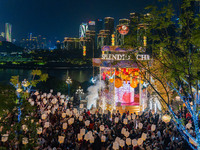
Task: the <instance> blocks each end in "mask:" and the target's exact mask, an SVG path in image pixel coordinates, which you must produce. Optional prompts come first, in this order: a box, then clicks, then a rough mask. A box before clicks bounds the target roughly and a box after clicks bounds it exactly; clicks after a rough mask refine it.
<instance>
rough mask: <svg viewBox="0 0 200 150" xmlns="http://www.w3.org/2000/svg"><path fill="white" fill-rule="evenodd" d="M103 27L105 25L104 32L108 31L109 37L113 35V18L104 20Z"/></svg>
mask: <svg viewBox="0 0 200 150" xmlns="http://www.w3.org/2000/svg"><path fill="white" fill-rule="evenodd" d="M104 25H105V30H109V31H110V35H111V34H113V33H114V18H112V17H106V18H104Z"/></svg>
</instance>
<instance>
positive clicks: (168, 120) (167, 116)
mask: <svg viewBox="0 0 200 150" xmlns="http://www.w3.org/2000/svg"><path fill="white" fill-rule="evenodd" d="M170 120H171V117H170V116H169V115H167V114H165V115H164V116H162V121H163V122H165V123H168V122H170Z"/></svg>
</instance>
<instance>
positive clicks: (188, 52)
mask: <svg viewBox="0 0 200 150" xmlns="http://www.w3.org/2000/svg"><path fill="white" fill-rule="evenodd" d="M167 2H168V3H167V5H164V6H163V7H156V6H149V7H148V8H147V9H148V10H149V11H150V14H149V15H147V16H146V17H143V18H142V19H141V20H140V22H141V24H143V25H145V26H146V28H145V32H143V31H141V32H140V30H138V32H139V33H140V34H139V36H140V37H144V36H146V37H147V38H148V44H147V46H144V45H143V43H141V42H140V41H138V40H136V38H135V37H134V36H133V37H132V39H135V41H134V40H133V41H130V39H131V38H129V39H127V41H126V42H125V44H126V43H127V44H128V45H131V42H134V45H135V47H136V49H138V52H139V53H143V52H142V51H141V50H144V49H146V50H150V52H152V54H151V57H152V60H151V61H140V60H137V59H136V55H133V57H132V58H133V60H134V62H135V63H137V64H138V67H140V70H141V74H142V76H143V77H144V78H145V79H146V81H147V82H148V83H149V85H150V86H151V88H152V89H153V90H154V91H155V92H156V93H157V95H158V96H159V97H160V100H161V102H162V103H163V104H165V107H167V108H168V110H169V111H170V112H171V115H172V116H173V120H174V124H175V125H176V126H177V128H178V130H179V131H180V132H181V133H182V135H183V136H184V137H185V139H186V140H187V141H188V138H189V139H192V140H193V141H194V142H195V143H196V144H197V147H198V148H199V147H200V133H199V127H198V117H197V116H199V112H198V104H199V96H198V95H199V92H198V91H199V90H198V89H199V83H198V81H199V79H200V76H199V75H200V74H199V71H200V66H199V64H200V59H199V56H200V51H199V48H200V47H199V46H200V45H199V40H200V31H199V28H200V19H199V17H196V15H195V14H194V9H193V6H192V5H193V2H194V1H193V0H183V1H182V5H181V8H180V12H179V14H180V15H179V18H178V19H176V20H178V22H175V21H173V20H174V19H175V18H176V16H178V15H176V11H175V9H174V7H173V5H172V3H171V1H170V0H168V1H167ZM161 3H164V1H161ZM141 24H138V26H137V27H136V29H138V28H139V25H141ZM137 36H138V35H137ZM135 42H136V44H135ZM151 79H153V80H151ZM152 81H154V82H152ZM174 94H176V95H179V96H180V99H181V100H182V102H183V103H184V104H185V105H186V108H187V109H188V111H189V112H190V114H191V115H192V120H193V123H194V130H195V133H196V136H195V137H192V135H191V134H190V133H188V132H187V130H186V128H185V124H183V123H182V121H181V119H179V117H178V115H177V114H175V113H174V111H173V106H171V105H170V101H171V99H172V97H174V96H176V95H174ZM172 95H173V96H172ZM190 102H192V104H193V105H191V104H190ZM188 143H189V144H190V142H189V141H188ZM190 146H191V147H192V148H193V149H195V147H194V145H192V144H190Z"/></svg>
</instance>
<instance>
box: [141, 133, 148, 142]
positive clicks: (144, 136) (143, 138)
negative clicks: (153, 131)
mask: <svg viewBox="0 0 200 150" xmlns="http://www.w3.org/2000/svg"><path fill="white" fill-rule="evenodd" d="M141 138H142V140H143V141H145V140H146V139H147V134H146V133H142V137H141Z"/></svg>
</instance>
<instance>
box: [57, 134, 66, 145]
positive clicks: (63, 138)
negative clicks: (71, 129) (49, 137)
mask: <svg viewBox="0 0 200 150" xmlns="http://www.w3.org/2000/svg"><path fill="white" fill-rule="evenodd" d="M64 140H65V137H64V136H58V141H59V143H60V144H62V143H64Z"/></svg>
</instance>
